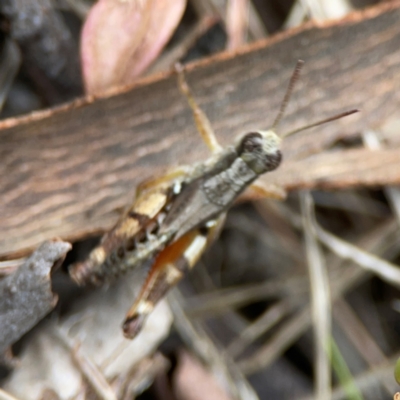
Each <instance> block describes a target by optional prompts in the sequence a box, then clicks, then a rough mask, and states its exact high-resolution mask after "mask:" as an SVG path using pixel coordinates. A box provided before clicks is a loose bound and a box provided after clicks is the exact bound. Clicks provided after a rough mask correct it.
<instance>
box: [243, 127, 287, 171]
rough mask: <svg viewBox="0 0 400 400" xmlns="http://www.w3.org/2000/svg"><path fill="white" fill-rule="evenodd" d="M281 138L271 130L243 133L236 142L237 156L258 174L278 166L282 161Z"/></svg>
mask: <svg viewBox="0 0 400 400" xmlns="http://www.w3.org/2000/svg"><path fill="white" fill-rule="evenodd" d="M281 141H282V140H281V139H280V138H279V137H278V136H277V135H276V133H275V132H273V131H271V130H270V131H258V132H250V133H247V134H245V135H244V136H243V137H242V138H241V139H240V140H239V142H238V144H237V147H236V150H237V152H238V154H239V157H240V158H242V160H243V161H244V162H245V163H246V164H247V165H248V166H249V168H250V169H252V170H253V171H254V172H255V173H256V174H258V175H260V174H263V173H265V172H269V171H273V170H274V169H276V168H278V166H279V164H280V163H281V161H282V153H281V151H280V144H281Z"/></svg>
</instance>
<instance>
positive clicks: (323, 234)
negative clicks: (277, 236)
mask: <svg viewBox="0 0 400 400" xmlns="http://www.w3.org/2000/svg"><path fill="white" fill-rule="evenodd" d="M313 225H314V229H315V232H316V233H317V236H318V239H319V240H320V241H321V242H322V243H323V244H324V245H325V246H326V247H328V248H329V249H330V250H331V251H333V252H334V253H336V254H337V255H339V256H340V257H342V258H344V259H348V260H352V261H354V262H355V263H356V264H358V265H359V266H360V267H363V268H365V269H366V270H368V271H370V272H373V273H375V274H376V275H378V276H379V277H380V278H381V279H383V280H384V281H386V282H388V283H390V284H392V285H395V286H397V287H400V268H399V267H398V266H396V265H394V264H392V263H390V262H388V261H385V260H383V259H381V258H379V257H377V256H375V255H373V254H371V253H368V252H367V251H364V250H362V249H360V248H359V247H357V246H354V245H352V244H350V243H349V242H346V241H345V240H342V239H340V238H338V237H337V236H335V235H333V234H331V233H329V232H327V231H326V230H325V229H323V228H321V227H320V226H319V225H318V224H317V223H316V222H315V221H314V222H313Z"/></svg>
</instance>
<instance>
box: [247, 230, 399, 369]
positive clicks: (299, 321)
mask: <svg viewBox="0 0 400 400" xmlns="http://www.w3.org/2000/svg"><path fill="white" fill-rule="evenodd" d="M393 232H397V226H396V225H395V224H393V223H389V224H384V225H382V226H380V227H379V228H377V229H376V230H375V231H373V232H371V233H369V234H368V235H366V236H365V237H364V238H362V239H361V240H360V245H363V246H364V247H370V248H371V250H372V251H374V250H375V251H376V252H377V253H379V251H380V250H381V249H382V244H383V243H385V241H386V240H387V239H388V238H389V237H391V236H392V235H393ZM345 265H346V266H347V268H346V269H344V270H343V261H340V263H339V262H336V266H334V265H333V263H330V267H331V268H333V267H335V268H339V269H340V270H342V271H343V272H341V274H340V275H339V277H338V278H337V280H336V281H335V282H332V286H331V297H332V302H334V301H335V299H336V298H338V297H340V296H341V295H342V294H343V293H346V292H347V291H349V290H350V289H351V288H353V287H354V286H355V285H357V284H359V283H360V282H361V281H362V280H365V279H366V278H367V276H368V274H367V273H366V272H367V271H365V270H364V269H360V268H358V267H356V266H354V265H349V263H348V262H345ZM310 324H311V309H310V307H305V308H304V309H303V310H302V311H299V312H297V313H296V314H295V315H294V316H293V317H292V318H291V319H290V320H288V321H287V322H285V323H284V324H282V325H281V327H280V328H279V329H278V330H277V332H276V333H275V334H274V335H273V336H272V337H271V338H270V339H269V340H268V342H267V343H266V344H265V345H264V346H262V347H261V348H260V349H259V350H258V351H257V353H256V354H254V355H251V356H249V357H247V358H245V359H243V360H242V361H241V362H239V367H240V369H241V370H242V371H243V373H245V374H251V373H254V372H256V371H258V370H259V369H260V368H263V367H265V366H266V365H269V364H270V363H272V362H273V361H274V360H276V359H277V358H278V357H279V356H280V355H281V354H282V353H283V352H284V351H285V350H286V349H287V348H288V347H289V346H290V345H291V344H292V343H293V342H294V341H295V340H296V339H297V338H298V337H299V336H300V335H301V334H303V333H304V332H305V331H306V330H307V329H308V328H309V326H310Z"/></svg>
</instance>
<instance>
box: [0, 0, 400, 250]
mask: <svg viewBox="0 0 400 400" xmlns="http://www.w3.org/2000/svg"><path fill="white" fill-rule="evenodd" d="M399 20H400V3H399V2H390V3H388V4H384V5H381V6H379V7H375V8H372V9H369V10H367V11H364V12H358V13H354V14H351V15H350V16H348V17H347V18H346V19H344V20H341V21H338V22H334V23H330V24H328V25H321V26H315V25H312V24H308V25H305V26H303V27H302V28H299V29H295V30H292V31H289V32H285V33H283V34H280V35H278V36H276V37H274V38H272V39H268V40H266V41H263V42H259V43H257V44H254V45H253V46H251V47H249V48H247V49H246V50H243V51H241V52H239V53H236V54H228V53H224V54H220V55H218V56H216V57H213V58H211V59H208V60H203V61H200V62H198V63H196V64H193V65H192V66H190V68H189V71H188V72H187V79H188V81H189V84H190V86H191V87H192V90H193V92H194V93H195V96H196V98H197V99H198V101H199V103H200V104H201V106H202V107H203V109H204V110H205V112H206V113H207V115H208V116H209V118H210V120H211V122H212V124H213V126H214V127H215V129H216V132H217V136H218V138H220V140H221V142H222V143H224V144H226V143H229V142H231V140H232V139H233V138H234V137H235V136H236V135H237V134H238V133H240V132H243V131H248V130H250V129H254V128H268V125H270V124H271V123H272V121H273V119H274V117H275V114H276V112H277V110H278V108H279V104H280V102H281V100H282V97H283V94H284V92H285V90H286V86H287V83H288V79H289V76H290V75H291V72H292V69H293V67H294V65H295V63H296V60H297V59H299V58H301V59H304V60H305V61H306V65H305V67H304V71H303V74H302V77H301V82H300V83H299V84H298V86H297V87H296V89H295V95H294V99H293V100H292V102H291V104H290V106H289V110H288V112H287V115H286V116H285V118H284V121H283V122H282V124H281V126H280V127H279V131H281V132H284V131H286V130H289V129H292V128H294V127H298V126H300V125H302V124H305V123H308V122H310V121H311V120H315V119H318V118H322V117H325V116H330V115H333V114H334V113H336V112H338V111H343V110H346V109H351V108H360V109H361V110H362V112H361V113H359V114H357V115H355V116H351V117H347V118H344V119H342V120H340V121H336V122H333V123H330V124H328V125H326V126H323V127H320V128H318V129H315V130H311V131H308V132H306V133H302V134H299V135H297V136H296V135H295V136H294V137H290V138H288V139H287V140H286V142H285V146H284V157H285V162H284V163H283V166H282V168H280V169H279V170H278V171H277V172H274V173H271V174H269V175H268V176H266V177H265V178H263V179H268V181H270V182H278V183H280V184H283V185H284V186H285V187H286V188H287V189H295V188H296V189H297V188H302V187H310V188H317V187H324V188H343V187H349V186H354V185H384V184H395V183H399V182H400V148H399V146H398V143H393V144H392V145H391V148H390V149H383V150H381V151H376V152H370V151H368V150H362V149H360V150H349V151H340V152H337V153H330V154H327V153H322V154H319V155H318V156H314V157H312V158H310V159H307V160H303V161H294V160H295V157H298V156H299V154H300V153H303V152H307V151H308V150H310V149H311V148H313V149H319V148H323V147H326V146H327V145H329V144H330V143H332V142H333V141H335V140H336V139H337V138H341V137H346V136H347V135H350V134H355V133H357V132H360V131H362V130H365V129H367V128H368V129H371V128H378V127H380V126H381V125H382V124H383V123H385V122H387V121H388V120H389V119H391V118H393V117H395V116H396V113H398V109H399V108H400V91H399V86H400V48H399V45H398V44H399V43H400V24H399ZM0 128H1V130H0V143H1V144H0V159H1V161H2V162H1V165H0V174H1V177H2V179H1V182H0V195H1V199H2V201H1V205H0V207H1V208H0V215H1V219H0V221H1V222H0V255H1V256H3V257H5V256H7V255H11V254H16V253H20V254H21V253H24V252H26V251H27V250H28V249H29V248H32V247H33V246H35V245H37V244H38V243H39V242H41V241H43V240H44V239H47V238H51V237H54V236H61V237H63V238H65V239H69V240H75V239H78V238H82V237H85V236H87V235H88V234H89V233H93V232H100V231H103V230H105V229H108V228H110V227H111V225H112V224H113V223H114V222H115V221H116V219H117V217H118V215H119V212H120V210H121V208H123V207H125V206H126V205H127V204H128V203H129V202H130V201H131V199H132V196H133V193H134V187H135V185H136V184H137V183H138V182H139V181H141V180H142V179H143V178H144V177H149V176H152V175H154V174H156V173H160V172H162V171H164V170H165V168H166V167H168V166H172V165H176V164H183V163H192V162H194V161H195V160H196V161H197V160H202V159H204V157H206V156H207V150H206V147H205V146H204V145H203V144H201V143H200V138H199V135H198V134H197V133H196V132H195V128H194V125H193V122H192V118H191V115H190V112H189V110H188V106H187V103H186V101H185V99H184V98H182V96H181V95H180V93H179V92H178V89H177V85H176V77H175V76H174V75H173V74H164V75H157V76H153V77H150V78H147V79H144V80H143V81H141V82H139V83H137V84H135V85H133V86H132V87H129V88H121V89H120V90H118V91H116V92H115V93H114V94H113V95H112V96H111V95H110V96H104V97H103V98H97V99H93V98H91V99H82V100H79V101H77V102H75V103H73V104H69V105H66V106H64V107H62V108H59V109H57V110H46V111H44V112H42V113H39V114H35V115H31V116H26V117H23V118H17V119H10V120H6V121H3V122H1V123H0Z"/></svg>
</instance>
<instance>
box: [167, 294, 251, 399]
mask: <svg viewBox="0 0 400 400" xmlns="http://www.w3.org/2000/svg"><path fill="white" fill-rule="evenodd" d="M168 299H169V303H170V306H171V309H172V311H173V314H174V317H175V326H176V328H177V330H178V331H179V333H180V335H181V337H182V338H183V339H184V340H185V342H186V344H187V345H188V346H189V348H191V349H193V351H194V352H195V353H196V354H197V355H198V356H199V357H200V359H201V360H203V361H204V362H205V363H206V364H207V365H208V366H209V367H210V369H211V371H212V372H213V373H214V375H215V376H216V377H218V378H220V379H222V382H223V386H224V387H225V388H226V389H227V390H228V391H229V393H230V394H231V396H232V397H233V398H234V399H242V400H257V399H258V396H257V394H256V393H255V392H254V390H253V389H252V387H251V386H250V384H249V383H248V381H247V380H246V379H245V378H244V377H243V376H242V374H241V372H240V371H239V370H238V369H237V366H236V365H235V363H234V362H233V361H232V360H230V359H229V357H228V355H227V354H222V353H221V351H220V350H219V349H217V348H216V347H215V345H214V344H213V342H212V341H211V339H210V338H209V337H208V335H207V334H206V333H205V332H204V329H203V328H202V327H201V325H200V324H199V323H195V322H191V321H190V320H189V319H188V318H187V316H186V315H185V312H184V311H183V309H182V306H181V304H182V298H181V296H180V295H179V293H178V290H175V291H173V292H172V293H170V294H169V295H168Z"/></svg>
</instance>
